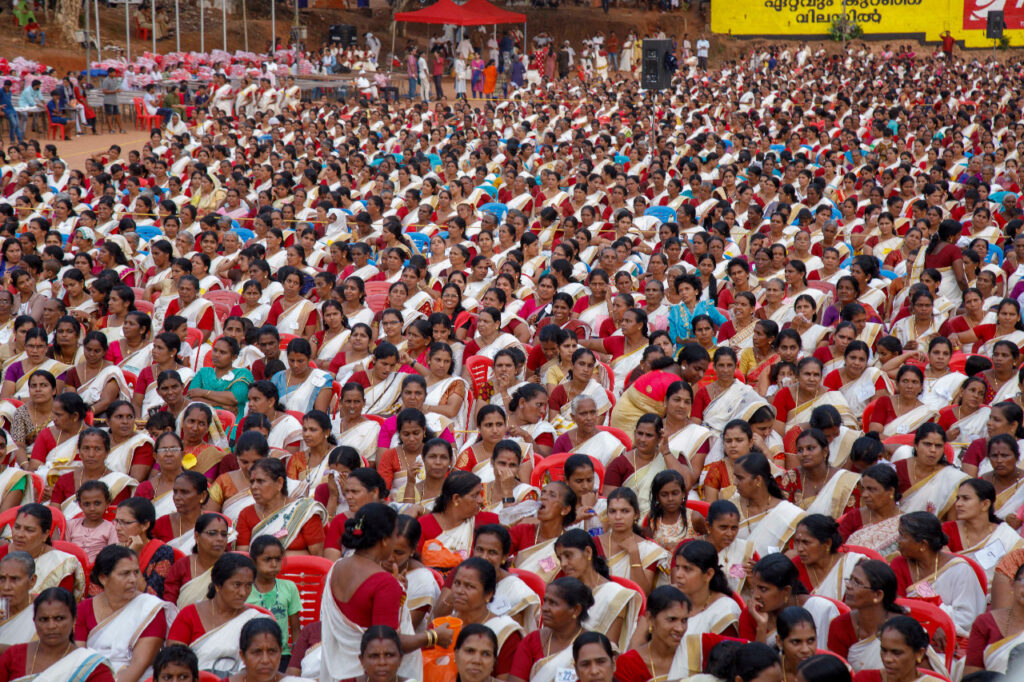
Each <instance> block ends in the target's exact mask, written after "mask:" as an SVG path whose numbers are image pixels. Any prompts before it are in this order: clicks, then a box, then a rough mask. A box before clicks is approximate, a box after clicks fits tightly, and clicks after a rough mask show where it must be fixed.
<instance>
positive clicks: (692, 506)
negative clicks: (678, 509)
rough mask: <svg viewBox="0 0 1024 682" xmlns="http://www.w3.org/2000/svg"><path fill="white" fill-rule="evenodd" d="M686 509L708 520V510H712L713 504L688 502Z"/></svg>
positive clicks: (701, 501) (700, 501) (696, 501)
mask: <svg viewBox="0 0 1024 682" xmlns="http://www.w3.org/2000/svg"><path fill="white" fill-rule="evenodd" d="M686 508H687V509H689V510H691V511H695V512H697V513H698V514H700V515H701V516H703V517H704V518H705V519H706V518H707V517H708V509H710V508H711V503H710V502H705V501H704V500H687V501H686Z"/></svg>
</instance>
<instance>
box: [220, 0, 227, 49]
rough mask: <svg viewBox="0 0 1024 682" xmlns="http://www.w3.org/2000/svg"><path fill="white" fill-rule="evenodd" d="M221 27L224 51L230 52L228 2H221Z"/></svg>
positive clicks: (222, 0) (225, 0)
mask: <svg viewBox="0 0 1024 682" xmlns="http://www.w3.org/2000/svg"><path fill="white" fill-rule="evenodd" d="M220 26H221V42H223V43H224V51H225V52H227V51H228V0H220Z"/></svg>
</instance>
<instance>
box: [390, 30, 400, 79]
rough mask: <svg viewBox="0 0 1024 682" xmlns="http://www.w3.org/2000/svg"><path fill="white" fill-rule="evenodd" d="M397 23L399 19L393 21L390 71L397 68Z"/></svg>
mask: <svg viewBox="0 0 1024 682" xmlns="http://www.w3.org/2000/svg"><path fill="white" fill-rule="evenodd" d="M397 25H398V22H397V21H392V22H391V57H390V58H389V59H388V73H393V72H394V69H395V26H397Z"/></svg>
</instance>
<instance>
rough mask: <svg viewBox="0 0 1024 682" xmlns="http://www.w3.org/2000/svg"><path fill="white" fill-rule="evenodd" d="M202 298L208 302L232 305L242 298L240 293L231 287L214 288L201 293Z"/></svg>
mask: <svg viewBox="0 0 1024 682" xmlns="http://www.w3.org/2000/svg"><path fill="white" fill-rule="evenodd" d="M203 298H205V299H206V300H207V301H209V302H210V303H224V304H226V305H229V306H232V305H235V304H236V303H238V302H239V301H240V300H241V299H242V295H241V294H240V293H238V292H237V291H233V290H232V289H214V290H213V291H207V292H206V293H205V294H203Z"/></svg>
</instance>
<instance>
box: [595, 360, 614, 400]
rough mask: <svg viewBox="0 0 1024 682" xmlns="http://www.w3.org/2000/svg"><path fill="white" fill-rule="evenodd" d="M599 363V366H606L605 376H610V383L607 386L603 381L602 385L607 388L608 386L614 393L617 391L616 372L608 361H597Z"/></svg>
mask: <svg viewBox="0 0 1024 682" xmlns="http://www.w3.org/2000/svg"><path fill="white" fill-rule="evenodd" d="M597 364H598V366H600V367H603V368H604V376H606V377H608V385H607V386H605V385H604V382H603V381H602V382H601V385H602V386H604V387H605V388H607V389H608V390H609V391H611V392H612V393H614V392H615V372H614V371H613V370H612V366H611V365H609V364H608V363H607V362H601V361H600V360H598V361H597Z"/></svg>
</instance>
